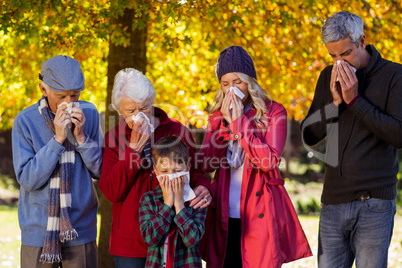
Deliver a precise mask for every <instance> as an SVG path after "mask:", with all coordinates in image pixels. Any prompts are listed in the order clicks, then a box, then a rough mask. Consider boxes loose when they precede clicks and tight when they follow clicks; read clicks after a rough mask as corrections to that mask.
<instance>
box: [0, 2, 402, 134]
mask: <svg viewBox="0 0 402 268" xmlns="http://www.w3.org/2000/svg"><path fill="white" fill-rule="evenodd" d="M125 8H132V9H133V10H135V17H136V21H135V26H136V27H140V28H144V27H147V29H148V35H147V76H148V77H149V78H150V79H151V81H153V83H154V86H155V89H156V91H157V99H156V103H157V104H158V105H159V106H161V107H162V108H163V109H165V110H166V111H168V112H169V114H170V115H172V116H174V117H176V118H178V119H179V120H180V121H182V122H183V123H187V124H188V123H191V124H193V125H196V126H197V127H202V126H204V125H205V119H206V118H207V111H208V107H209V105H210V104H211V101H212V99H213V96H214V94H215V92H216V91H217V89H218V86H219V85H218V82H217V79H216V76H215V63H216V60H217V57H218V55H219V52H220V51H221V50H222V49H224V48H225V47H227V46H229V45H241V46H243V47H244V48H245V49H246V50H247V51H248V52H249V53H250V55H251V57H252V58H253V60H254V63H255V66H256V69H257V76H258V81H259V82H260V84H261V85H262V86H263V88H265V89H266V90H267V92H268V94H269V96H270V97H271V98H272V99H274V100H276V101H278V102H280V103H282V104H284V105H285V107H286V109H287V111H288V114H289V117H293V118H295V119H296V120H300V119H303V118H304V116H305V115H306V113H307V110H308V107H309V105H310V103H311V100H312V98H313V96H314V89H315V83H316V80H317V77H318V75H319V72H320V71H321V70H322V69H323V68H324V66H326V65H328V64H332V60H331V58H330V57H329V56H328V55H327V50H326V48H325V46H324V44H323V43H322V40H321V37H320V29H321V27H322V25H323V22H324V20H325V19H326V18H327V17H328V16H330V15H331V14H333V13H335V12H337V11H340V10H348V11H350V12H354V13H356V14H358V15H360V16H361V17H363V19H364V21H365V28H366V29H365V33H366V36H367V40H368V43H370V44H374V45H376V47H377V49H378V50H379V51H380V53H382V56H383V57H384V58H387V59H389V60H392V61H396V62H401V61H402V60H401V59H402V58H401V52H400V51H402V35H401V30H402V27H401V26H402V25H401V23H402V5H401V2H400V1H372V0H366V1H336V2H335V3H333V4H332V3H329V2H328V1H321V0H320V1H283V0H282V1H274V0H271V1H268V0H267V1H265V0H264V1H261V0H242V1H227V0H223V1H210V0H205V1H185V0H183V1H167V0H161V1H152V0H143V1H134V0H131V1H123V0H120V1H107V0H97V1H88V0H81V1H70V0H55V1H50V0H32V1H20V0H6V1H4V0H2V1H1V3H0V9H1V14H2V15H1V19H0V45H1V54H0V63H1V65H0V68H1V71H0V87H1V93H0V129H7V128H9V127H11V126H12V122H13V118H14V117H15V115H16V114H17V113H18V112H19V111H20V110H22V109H23V108H25V107H27V106H29V105H31V104H33V103H35V102H36V101H37V100H38V98H40V91H39V88H38V82H39V79H38V73H39V72H40V66H41V64H42V62H43V61H45V60H46V59H47V58H49V57H52V56H55V55H57V54H68V55H71V56H73V57H75V58H76V59H77V60H79V61H80V62H81V63H82V68H83V70H84V74H85V77H86V90H85V91H84V92H83V93H82V97H81V99H84V100H88V101H91V102H93V103H95V104H96V105H97V106H98V109H99V110H100V111H104V110H105V109H107V108H108V107H106V102H105V100H106V84H107V79H108V78H107V64H108V62H107V58H108V38H109V37H110V36H111V38H113V42H115V43H117V44H120V45H127V42H128V40H129V38H128V37H127V33H126V29H125V28H122V27H120V26H119V25H111V24H110V17H112V16H117V15H119V14H121V11H122V10H123V9H125ZM127 67H130V66H127ZM111 79H113V78H111Z"/></svg>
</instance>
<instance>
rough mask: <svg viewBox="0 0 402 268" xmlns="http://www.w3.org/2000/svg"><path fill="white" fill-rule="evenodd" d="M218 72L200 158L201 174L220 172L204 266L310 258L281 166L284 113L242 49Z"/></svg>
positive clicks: (229, 51)
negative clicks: (260, 83) (262, 86)
mask: <svg viewBox="0 0 402 268" xmlns="http://www.w3.org/2000/svg"><path fill="white" fill-rule="evenodd" d="M216 74H217V77H218V80H219V83H220V89H219V90H218V92H217V94H216V96H215V106H214V107H213V108H212V110H211V114H212V115H211V116H210V118H209V125H208V130H207V132H206V136H205V139H204V142H203V146H202V148H201V150H200V153H199V161H200V163H202V169H203V170H204V171H205V172H212V171H216V172H215V177H214V180H213V183H212V188H213V189H214V197H215V198H214V200H213V201H212V204H211V206H210V207H209V209H208V216H207V219H206V233H205V235H204V237H203V240H202V242H201V245H200V247H201V254H202V256H203V259H204V260H205V261H206V262H207V267H213V268H221V267H231V268H233V267H253V268H259V267H269V268H271V267H281V265H282V264H283V263H285V262H290V261H293V260H296V259H299V258H303V257H308V256H312V253H311V250H310V247H309V244H308V242H307V239H306V236H305V234H304V232H303V229H302V227H301V225H300V223H299V220H298V218H297V215H296V212H295V210H294V208H293V205H292V203H291V200H290V198H289V196H288V194H287V192H286V190H285V188H284V186H283V185H284V180H283V179H282V178H281V175H280V172H279V168H278V166H279V163H280V158H281V154H282V151H283V148H284V145H285V141H286V133H287V116H286V110H285V108H284V107H283V106H282V105H281V104H279V103H277V102H274V101H272V100H270V99H269V98H268V96H267V93H266V91H265V90H263V89H262V88H261V86H260V85H259V84H258V82H257V75H256V72H255V68H254V63H253V61H252V59H251V57H250V56H249V55H248V54H247V52H246V51H245V50H244V49H243V48H242V47H238V46H231V47H228V48H226V49H225V50H223V51H222V52H221V53H220V55H219V59H218V63H217V65H216Z"/></svg>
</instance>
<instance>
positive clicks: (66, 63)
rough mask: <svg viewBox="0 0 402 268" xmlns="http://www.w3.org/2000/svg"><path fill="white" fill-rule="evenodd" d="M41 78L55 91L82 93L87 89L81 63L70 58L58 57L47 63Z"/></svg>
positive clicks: (43, 65)
mask: <svg viewBox="0 0 402 268" xmlns="http://www.w3.org/2000/svg"><path fill="white" fill-rule="evenodd" d="M40 77H41V78H42V81H43V82H45V83H46V84H47V85H48V86H49V87H50V88H51V89H52V90H53V91H58V92H62V91H70V90H78V91H82V90H84V88H85V78H84V74H83V73H82V70H81V67H80V63H79V62H78V61H77V60H75V59H73V58H71V57H69V56H64V55H58V56H56V57H53V58H50V59H48V60H47V61H45V62H44V63H43V64H42V68H41V75H40Z"/></svg>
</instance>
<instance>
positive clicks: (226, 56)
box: [216, 46, 257, 82]
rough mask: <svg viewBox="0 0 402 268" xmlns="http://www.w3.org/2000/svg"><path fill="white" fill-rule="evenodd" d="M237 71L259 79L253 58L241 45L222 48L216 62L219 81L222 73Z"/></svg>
mask: <svg viewBox="0 0 402 268" xmlns="http://www.w3.org/2000/svg"><path fill="white" fill-rule="evenodd" d="M235 72H239V73H244V74H248V75H249V76H251V77H254V78H255V79H257V73H256V72H255V68H254V63H253V60H252V59H251V57H250V55H249V54H248V53H247V51H245V50H244V48H242V47H240V46H231V47H228V48H226V49H224V50H222V52H221V53H220V54H219V58H218V63H217V64H216V76H217V77H218V80H219V82H220V81H221V77H222V75H224V74H227V73H235Z"/></svg>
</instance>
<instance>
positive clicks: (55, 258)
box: [39, 253, 63, 263]
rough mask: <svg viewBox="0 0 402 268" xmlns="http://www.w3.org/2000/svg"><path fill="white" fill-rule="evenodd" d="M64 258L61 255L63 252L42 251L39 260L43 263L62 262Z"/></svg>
mask: <svg viewBox="0 0 402 268" xmlns="http://www.w3.org/2000/svg"><path fill="white" fill-rule="evenodd" d="M62 261H63V259H62V257H61V253H58V254H45V253H42V255H40V258H39V262H42V263H54V262H62Z"/></svg>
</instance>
